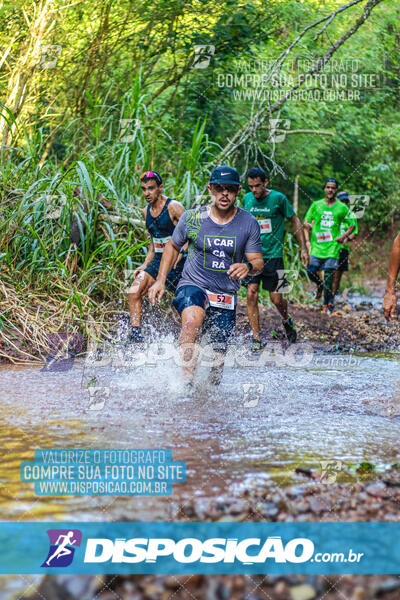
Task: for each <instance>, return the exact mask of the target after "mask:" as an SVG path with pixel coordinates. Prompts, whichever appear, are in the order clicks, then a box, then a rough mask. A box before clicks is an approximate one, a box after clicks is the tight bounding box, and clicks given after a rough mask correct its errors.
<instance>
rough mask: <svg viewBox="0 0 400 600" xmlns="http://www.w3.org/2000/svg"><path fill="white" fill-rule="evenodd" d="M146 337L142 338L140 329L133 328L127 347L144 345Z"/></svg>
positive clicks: (127, 339)
mask: <svg viewBox="0 0 400 600" xmlns="http://www.w3.org/2000/svg"><path fill="white" fill-rule="evenodd" d="M143 343H144V337H143V336H142V334H141V332H140V330H139V328H138V327H131V329H130V331H129V334H128V337H127V338H126V342H125V345H126V346H128V345H129V344H143Z"/></svg>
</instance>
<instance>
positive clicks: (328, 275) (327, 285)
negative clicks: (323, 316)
mask: <svg viewBox="0 0 400 600" xmlns="http://www.w3.org/2000/svg"><path fill="white" fill-rule="evenodd" d="M334 273H335V270H334V269H325V271H324V305H325V306H329V305H331V306H332V305H333V292H332V287H333V276H334Z"/></svg>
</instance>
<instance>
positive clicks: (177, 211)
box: [168, 200, 185, 225]
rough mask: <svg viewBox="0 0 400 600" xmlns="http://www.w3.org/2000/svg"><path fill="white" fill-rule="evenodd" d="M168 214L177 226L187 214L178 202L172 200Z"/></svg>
mask: <svg viewBox="0 0 400 600" xmlns="http://www.w3.org/2000/svg"><path fill="white" fill-rule="evenodd" d="M168 212H169V216H170V217H171V220H172V222H173V224H174V225H177V224H178V221H179V219H180V218H181V216H182V215H183V213H184V212H185V209H184V207H183V206H182V204H181V203H180V202H178V201H177V200H171V202H170V203H169V204H168Z"/></svg>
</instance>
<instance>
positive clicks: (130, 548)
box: [84, 536, 363, 565]
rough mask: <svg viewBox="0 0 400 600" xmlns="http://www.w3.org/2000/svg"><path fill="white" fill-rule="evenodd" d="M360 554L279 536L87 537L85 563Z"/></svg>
mask: <svg viewBox="0 0 400 600" xmlns="http://www.w3.org/2000/svg"><path fill="white" fill-rule="evenodd" d="M362 556H363V554H362V553H356V552H353V550H349V552H348V553H347V555H346V554H345V553H344V552H335V553H329V552H326V553H323V554H322V553H316V554H314V543H313V541H312V540H310V539H308V538H294V539H292V540H290V541H288V542H287V543H286V544H284V543H283V542H282V538H281V537H280V536H269V537H267V538H265V539H264V540H263V539H262V538H247V539H243V540H241V541H238V539H233V538H208V539H205V540H200V539H198V538H193V537H191V538H182V539H180V540H178V541H175V540H173V539H171V538H131V539H126V538H118V539H115V540H112V539H108V538H90V539H88V541H87V544H86V551H85V557H84V562H85V563H104V562H107V561H111V562H112V563H144V562H145V563H157V561H158V559H163V558H165V557H170V558H172V559H173V560H174V561H176V563H180V564H182V563H183V564H189V563H196V562H198V563H208V564H216V563H235V562H236V561H237V562H240V563H242V564H243V565H253V564H262V563H265V562H266V561H268V560H269V559H270V560H272V561H274V562H275V563H294V564H298V563H305V562H308V561H310V562H314V561H315V562H324V563H327V562H334V563H337V562H343V563H346V562H359V561H360V559H361V557H362Z"/></svg>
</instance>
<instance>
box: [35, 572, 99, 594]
mask: <svg viewBox="0 0 400 600" xmlns="http://www.w3.org/2000/svg"><path fill="white" fill-rule="evenodd" d="M103 582H104V577H103V576H101V575H80V576H79V577H77V576H76V575H51V576H49V575H46V576H45V577H44V578H43V581H42V583H41V585H40V587H39V589H38V597H39V598H46V599H47V600H75V599H76V600H92V598H94V597H95V596H96V595H97V593H98V591H99V590H100V589H101V588H102V587H103Z"/></svg>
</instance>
